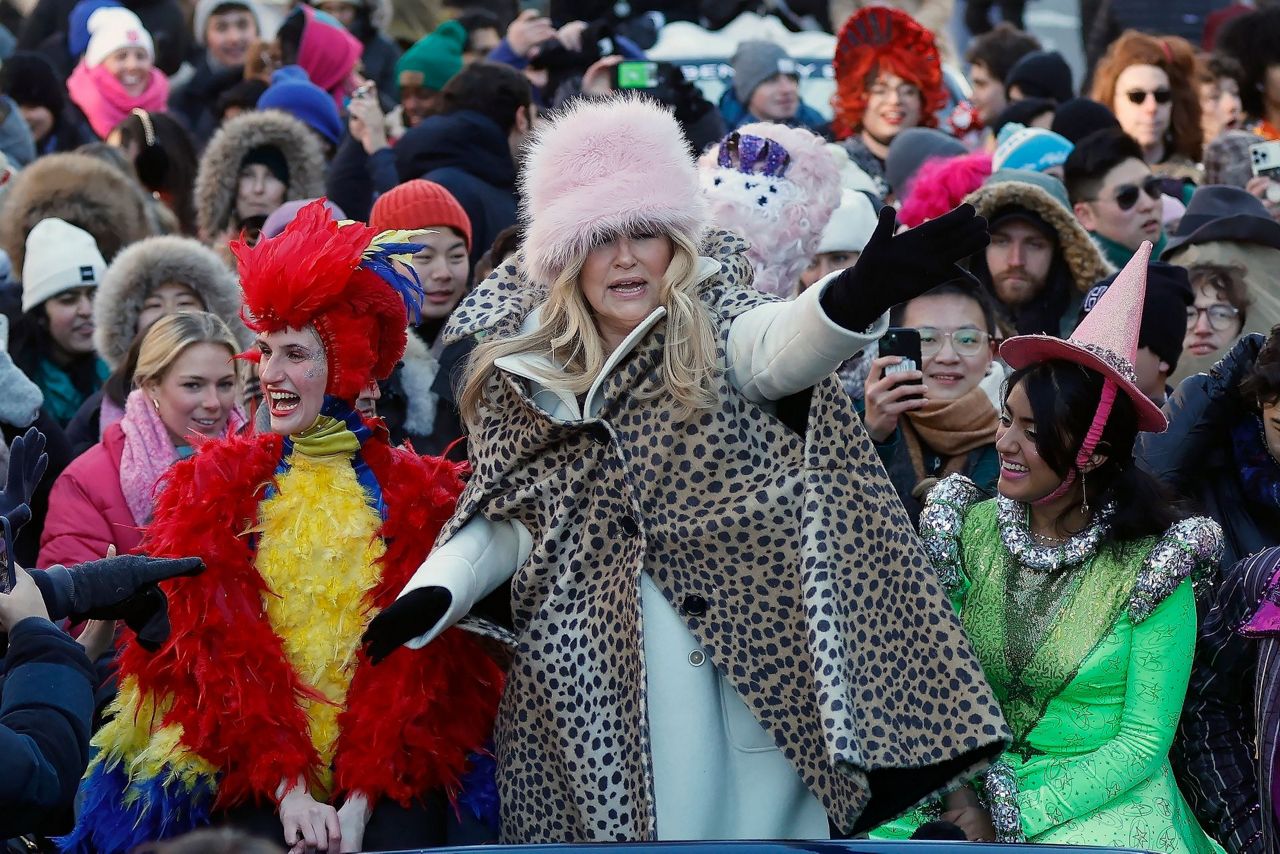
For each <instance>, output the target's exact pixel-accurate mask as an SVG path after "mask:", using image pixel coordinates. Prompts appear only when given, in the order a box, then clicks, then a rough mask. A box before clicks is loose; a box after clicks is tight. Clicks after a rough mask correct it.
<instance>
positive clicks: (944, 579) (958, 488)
mask: <svg viewBox="0 0 1280 854" xmlns="http://www.w3.org/2000/svg"><path fill="white" fill-rule="evenodd" d="M986 497H987V496H986V495H984V494H983V492H982V490H981V489H978V487H977V486H976V485H975V484H974V482H973V481H971V480H969V478H967V477H965V476H964V475H962V474H953V475H950V476H949V477H945V478H943V479H942V480H940V481H939V482H938V485H937V486H935V487H934V488H933V489H932V491H930V492H929V498H928V501H927V502H926V504H925V508H924V510H922V511H921V512H920V540H921V541H922V542H923V543H924V550H925V554H927V555H929V560H930V562H931V563H933V569H934V571H935V572H936V573H937V575H938V581H939V582H940V583H941V584H942V586H943V588H944V589H945V590H946V591H947V592H948V593H953V592H955V591H956V590H957V589H958V588H959V587H960V581H961V573H960V529H961V528H962V527H964V514H965V513H967V512H968V510H969V508H970V507H972V506H973V505H975V504H978V503H979V502H981V501H984V500H985V499H986Z"/></svg>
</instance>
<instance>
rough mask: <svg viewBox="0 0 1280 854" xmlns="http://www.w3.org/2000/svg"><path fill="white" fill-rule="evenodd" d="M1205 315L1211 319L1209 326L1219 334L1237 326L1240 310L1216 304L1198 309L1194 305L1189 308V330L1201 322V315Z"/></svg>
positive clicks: (1231, 306)
mask: <svg viewBox="0 0 1280 854" xmlns="http://www.w3.org/2000/svg"><path fill="white" fill-rule="evenodd" d="M1201 314H1204V315H1206V316H1207V317H1208V318H1209V325H1210V326H1211V327H1213V328H1214V329H1215V330H1217V331H1218V332H1226V331H1227V330H1228V329H1230V328H1231V327H1233V326H1235V325H1236V318H1238V317H1239V316H1240V309H1238V308H1236V307H1235V306H1234V305H1227V304H1226V303H1222V302H1219V303H1214V304H1213V305H1211V306H1209V307H1208V308H1196V307H1195V306H1193V305H1189V306H1187V328H1188V329H1192V328H1194V327H1195V325H1196V324H1197V323H1199V322H1200V315H1201Z"/></svg>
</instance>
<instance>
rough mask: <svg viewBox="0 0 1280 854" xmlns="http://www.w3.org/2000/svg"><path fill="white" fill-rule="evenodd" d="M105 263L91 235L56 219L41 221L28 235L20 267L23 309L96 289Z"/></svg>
mask: <svg viewBox="0 0 1280 854" xmlns="http://www.w3.org/2000/svg"><path fill="white" fill-rule="evenodd" d="M106 272H107V262H106V261H104V260H103V259H102V253H101V252H99V251H98V244H97V243H95V242H94V239H93V235H92V234H90V233H89V232H87V231H85V230H84V229H83V228H76V227H75V226H74V225H72V224H71V223H69V222H66V221H64V220H60V219H58V218H57V217H50V218H49V219H42V220H40V221H39V222H38V223H36V227H35V228H33V229H31V233H30V234H28V235H27V257H26V260H25V261H24V262H23V264H22V310H23V311H24V312H27V311H30V310H31V309H33V308H35V307H36V306H38V305H40V303H42V302H44V301H45V300H47V299H52V298H53V297H56V296H57V295H58V294H60V293H62V292H64V291H69V290H73V289H74V288H86V287H93V288H96V287H97V286H98V284H99V283H100V282H101V281H102V277H103V275H104V274H105V273H106Z"/></svg>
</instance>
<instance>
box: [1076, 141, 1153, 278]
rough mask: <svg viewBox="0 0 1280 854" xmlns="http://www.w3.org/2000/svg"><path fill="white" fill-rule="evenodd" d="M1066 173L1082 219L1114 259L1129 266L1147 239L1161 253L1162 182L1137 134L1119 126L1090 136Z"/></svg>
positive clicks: (1077, 146) (1117, 262)
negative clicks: (1139, 142)
mask: <svg viewBox="0 0 1280 854" xmlns="http://www.w3.org/2000/svg"><path fill="white" fill-rule="evenodd" d="M1063 174H1064V181H1065V183H1066V185H1067V194H1068V195H1069V196H1070V197H1071V206H1072V210H1073V211H1074V212H1075V215H1076V219H1078V220H1079V221H1080V224H1081V225H1083V226H1084V227H1085V228H1086V229H1087V230H1088V231H1089V234H1090V235H1092V236H1093V238H1094V240H1096V241H1097V242H1098V245H1099V246H1100V247H1101V248H1102V252H1103V254H1104V255H1105V256H1106V258H1107V260H1108V261H1110V262H1111V263H1112V264H1114V265H1115V266H1116V267H1117V268H1123V267H1124V265H1125V264H1127V263H1129V259H1130V258H1132V257H1133V253H1134V252H1136V251H1137V249H1138V247H1139V246H1141V245H1142V241H1144V240H1150V241H1151V242H1152V243H1154V244H1155V251H1154V252H1152V257H1159V256H1160V252H1161V251H1163V249H1164V247H1165V243H1166V237H1165V233H1164V222H1163V219H1162V211H1163V202H1162V200H1161V192H1160V186H1161V182H1160V179H1159V178H1158V177H1157V176H1155V175H1152V174H1151V167H1150V166H1148V165H1147V163H1146V161H1145V160H1144V159H1143V157H1142V148H1141V147H1140V146H1139V145H1138V143H1137V142H1135V141H1134V139H1133V138H1132V137H1130V136H1127V135H1126V134H1125V133H1124V131H1121V130H1118V129H1114V128H1112V129H1107V130H1101V131H1097V132H1095V133H1092V134H1090V135H1089V136H1087V137H1085V138H1084V139H1082V140H1080V142H1078V143H1077V144H1076V147H1075V150H1074V151H1072V152H1071V155H1070V156H1069V157H1067V162H1066V163H1065V164H1063Z"/></svg>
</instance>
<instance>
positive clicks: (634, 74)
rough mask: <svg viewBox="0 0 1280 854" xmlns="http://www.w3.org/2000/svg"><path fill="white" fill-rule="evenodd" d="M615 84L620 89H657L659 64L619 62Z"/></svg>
mask: <svg viewBox="0 0 1280 854" xmlns="http://www.w3.org/2000/svg"><path fill="white" fill-rule="evenodd" d="M614 84H615V86H616V88H618V89H655V88H657V86H658V63H656V62H643V61H638V62H619V63H618V65H617V73H616V74H615V80H614Z"/></svg>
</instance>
